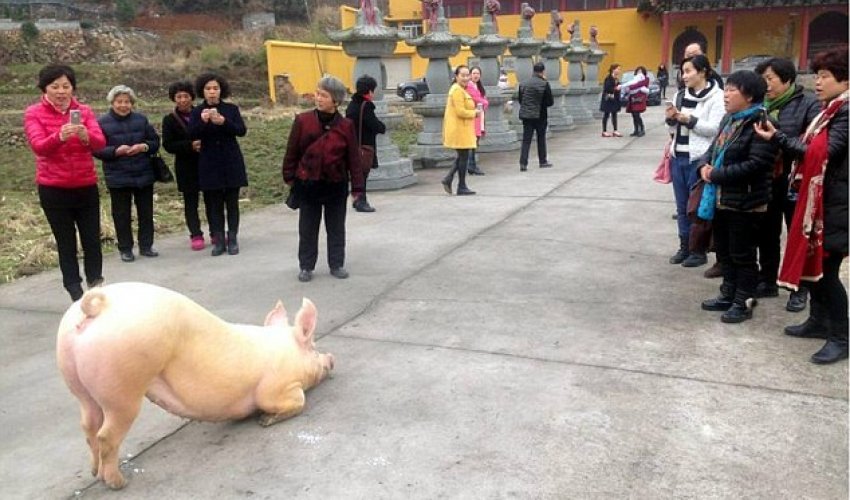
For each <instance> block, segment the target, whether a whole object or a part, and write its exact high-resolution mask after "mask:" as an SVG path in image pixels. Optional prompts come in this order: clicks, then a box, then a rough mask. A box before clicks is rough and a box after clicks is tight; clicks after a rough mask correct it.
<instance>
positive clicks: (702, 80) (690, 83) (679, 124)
mask: <svg viewBox="0 0 850 500" xmlns="http://www.w3.org/2000/svg"><path fill="white" fill-rule="evenodd" d="M713 73H714V70H712V69H711V64H710V63H709V62H708V58H706V57H705V56H704V55H698V56H693V57H689V58H686V59H685V60H684V61H682V80H684V82H685V88H684V89H683V90H680V91H679V92H677V93H676V97H675V101H674V103H673V104H674V105H673V106H668V107H667V110H666V111H665V116H666V122H667V125H669V126H670V135H671V137H673V141H672V144H671V145H670V148H671V149H670V158H671V161H672V164H671V169H670V173H671V177H672V178H673V195H674V196H675V198H676V221H677V223H678V225H679V250H678V251H677V252H676V253H675V254H674V255H673V256H672V257H670V263H671V264H681V265H683V266H685V267H697V266H701V265H703V264H705V263H706V256H705V252H704V251H702V252H697V251H694V252H690V251H689V250H688V239H689V237H690V230H691V222H690V221H689V220H688V217H687V214H686V213H685V212H686V209H687V204H688V195H689V194H690V189H691V187H692V186H693V185H694V184H695V183H696V182H697V179H698V175H697V164H696V160H697V159H698V158H699V157H700V156H701V155H702V154H703V153H705V152H706V151H707V150H708V147H709V146H710V145H711V141H712V140H713V139H714V136H716V135H717V131H718V127H719V126H720V121H721V120H722V119H723V115H724V114H725V113H726V111H725V108H724V105H723V89H721V88H720V87H719V86H718V85H717V83H716V82H715V81H714V80H713V78H712V75H713Z"/></svg>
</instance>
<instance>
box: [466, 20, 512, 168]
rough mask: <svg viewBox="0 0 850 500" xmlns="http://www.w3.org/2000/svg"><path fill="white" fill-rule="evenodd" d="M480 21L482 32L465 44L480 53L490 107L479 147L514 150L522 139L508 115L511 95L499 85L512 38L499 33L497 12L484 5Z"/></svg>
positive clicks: (486, 149) (481, 148)
mask: <svg viewBox="0 0 850 500" xmlns="http://www.w3.org/2000/svg"><path fill="white" fill-rule="evenodd" d="M483 10H484V13H483V14H482V16H481V23H480V24H479V28H478V32H479V35H478V36H476V37H475V38H473V39H471V40H469V41H468V42H467V43H466V45H468V46H469V48H470V49H472V53H473V54H475V56H477V57H478V59H479V61H480V66H481V82H482V84H483V85H484V89H485V90H486V91H487V101H488V102H489V103H490V107H489V108H488V109H487V113H486V114H485V116H484V128H485V130H486V131H487V133H486V134H484V137H482V138H481V142H480V143H479V144H478V151H482V152H490V151H513V150H516V149H519V147H520V141H519V139H518V138H517V133H516V131H515V130H514V129H512V128H511V127H510V125H509V123H508V120H507V118H506V117H505V113H504V110H505V102H507V101H508V100H509V99H508V97H507V96H505V95H504V94H502V91H501V89H499V86H498V83H499V72H500V71H499V59H498V57H499V56H501V55H502V54H503V53H504V52H505V49H506V48H507V46H508V44H509V43H510V42H511V40H510V39H508V38H505V37H503V36H501V35H499V34H498V33H496V27H495V24H494V21H495V15H492V14H490V13H488V12H487V9H486V8H485V9H483Z"/></svg>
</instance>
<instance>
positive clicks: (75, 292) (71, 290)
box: [65, 283, 83, 302]
mask: <svg viewBox="0 0 850 500" xmlns="http://www.w3.org/2000/svg"><path fill="white" fill-rule="evenodd" d="M65 290H68V295H70V296H71V301H72V302H76V301H78V300H80V299H81V298H83V286H82V285H81V284H80V283H74V284H73V285H68V286H66V287H65Z"/></svg>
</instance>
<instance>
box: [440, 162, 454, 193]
mask: <svg viewBox="0 0 850 500" xmlns="http://www.w3.org/2000/svg"><path fill="white" fill-rule="evenodd" d="M456 170H457V162H455V164H454V165H452V168H451V169H450V170H449V173H448V174H446V176H445V177H443V180H442V181H440V182H441V183H442V184H443V190H445V192H446V193H448V194H452V182H453V181H454V180H455V171H456Z"/></svg>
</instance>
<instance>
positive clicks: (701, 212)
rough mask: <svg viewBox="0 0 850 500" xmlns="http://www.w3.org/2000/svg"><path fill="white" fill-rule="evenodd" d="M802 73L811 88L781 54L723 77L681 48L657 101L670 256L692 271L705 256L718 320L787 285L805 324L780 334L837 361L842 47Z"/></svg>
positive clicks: (819, 358) (842, 215) (842, 252)
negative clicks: (671, 211) (671, 202)
mask: <svg viewBox="0 0 850 500" xmlns="http://www.w3.org/2000/svg"><path fill="white" fill-rule="evenodd" d="M811 70H812V72H813V73H814V76H815V79H814V81H815V88H814V94H811V93H810V92H808V91H805V90H804V89H803V87H802V86H801V85H799V84H798V83H796V77H797V71H796V68H795V67H794V64H793V62H791V61H790V60H788V59H784V58H772V59H769V60H767V61H765V62H763V63H761V64H759V65H758V67H757V68H756V70H755V71H736V72H734V73H732V74H731V75H729V76H728V77H727V78H726V80H725V81H724V80H723V79H722V78H721V77H720V75H718V74H717V72H716V71H715V70H714V69H713V68H712V67H711V64H710V62H709V60H708V59H707V58H706V57H705V55H703V53H702V50H701V47H700V46H699V45H698V44H693V45H691V46H688V48H687V49H686V51H685V54H684V59H683V60H682V64H681V67H680V73H679V76H678V80H679V83H680V85H679V91H678V92H677V93H676V95H675V97H674V99H673V100H671V101H667V102H666V103H665V106H666V110H665V120H666V123H667V125H668V126H669V131H670V142H669V144H668V146H667V147H668V148H669V150H668V151H667V154H668V156H669V164H668V166H669V169H670V178H671V180H672V186H673V194H674V198H675V200H676V214H675V218H676V222H677V225H678V237H679V242H678V243H679V244H678V249H677V251H676V252H675V253H674V254H673V256H671V257H670V259H669V260H670V263H671V264H677V265H682V266H684V267H699V266H702V265H704V264H706V263H707V261H708V258H707V256H706V254H707V252H708V251H709V250H714V251H715V252H716V255H717V263H716V264H715V265H714V266H713V267H712V268H711V269H710V270H709V271H708V272H706V277H715V276H718V277H722V283H721V285H720V294H719V295H718V296H717V297H715V298H712V299H708V300H705V301H703V302H702V308H703V309H704V310H707V311H720V312H722V314H721V317H720V319H721V321H723V322H725V323H740V322H743V321H746V320H748V319H750V318H752V316H753V311H754V308H755V306H756V305H757V303H758V299H764V298H771V297H777V296H778V295H779V290H780V288H786V289H788V290H790V291H791V293H790V296H789V298H788V302H787V304H786V309H787V310H788V311H791V312H800V311H803V310H805V308H806V305H807V302H809V305H810V312H809V317H808V319H807V320H806V321H805V322H803V323H802V324H799V325H794V326H788V327H786V328H785V333H786V334H787V335H791V336H795V337H806V338H820V339H825V340H826V343H825V344H824V345H823V347H822V348H821V349H820V350H818V351H817V352H816V353H815V354H814V355H812V358H811V360H812V361H813V362H815V363H831V362H834V361H838V360H840V359H844V358H846V357H847V329H848V318H847V293H846V290H845V288H844V286H843V284H842V283H841V280H840V277H839V268H840V266H841V263H842V261H843V259H844V258H845V257H846V255H847V251H848V250H847V247H848V244H847V240H848V235H847V225H848V221H847V218H848V210H847V203H848V183H847V142H848V141H847V130H848V125H847V101H848V75H847V49H846V48H840V49H834V50H831V51H828V52H824V53H821V54H818V55H817V56H816V57H815V58H814V59H813V60H812V62H811ZM783 226H785V227H786V231H787V237H786V243H785V248H784V252H783V251H782V249H781V248H780V245H781V235H782V227H783ZM780 256H782V258H780ZM809 296H811V300H809V299H808V297H809Z"/></svg>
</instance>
